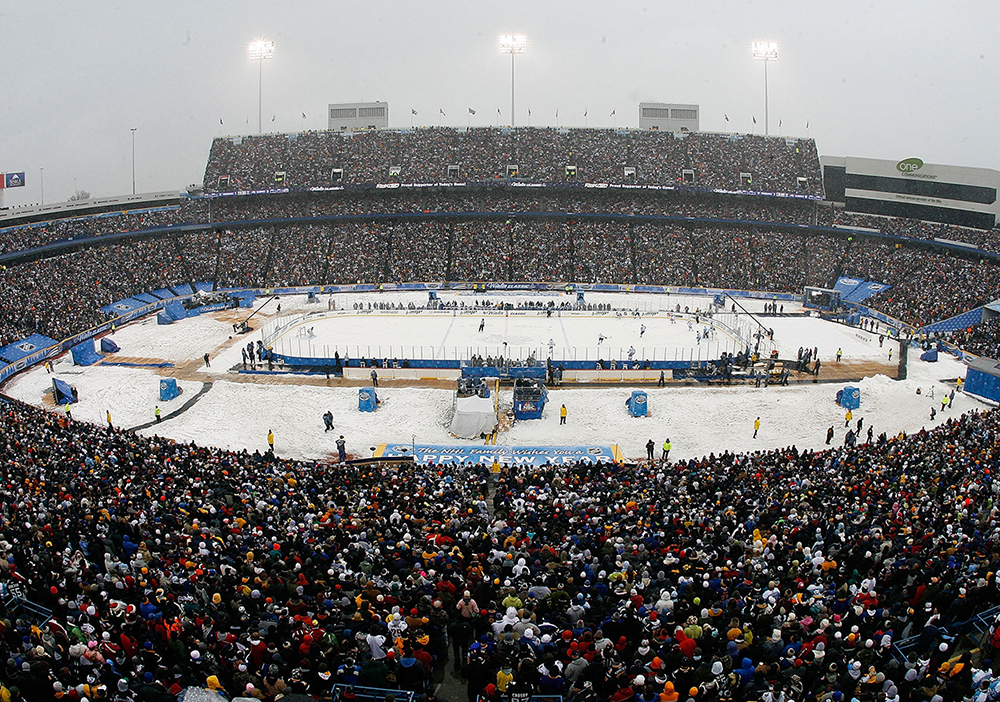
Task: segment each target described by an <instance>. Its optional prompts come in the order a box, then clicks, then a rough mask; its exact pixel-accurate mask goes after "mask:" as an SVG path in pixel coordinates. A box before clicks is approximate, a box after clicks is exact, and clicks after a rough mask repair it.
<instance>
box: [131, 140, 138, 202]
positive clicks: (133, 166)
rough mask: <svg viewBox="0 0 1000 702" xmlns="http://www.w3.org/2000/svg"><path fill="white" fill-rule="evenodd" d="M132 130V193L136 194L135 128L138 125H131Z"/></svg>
mask: <svg viewBox="0 0 1000 702" xmlns="http://www.w3.org/2000/svg"><path fill="white" fill-rule="evenodd" d="M130 129H131V130H132V194H133V195H135V130H136V129H138V127H130Z"/></svg>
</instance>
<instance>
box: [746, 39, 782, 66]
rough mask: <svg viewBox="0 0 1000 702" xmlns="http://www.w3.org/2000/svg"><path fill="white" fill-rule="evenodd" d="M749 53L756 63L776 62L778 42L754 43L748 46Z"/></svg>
mask: <svg viewBox="0 0 1000 702" xmlns="http://www.w3.org/2000/svg"><path fill="white" fill-rule="evenodd" d="M750 51H751V52H752V53H753V57H754V58H755V59H757V60H758V61H776V60H777V59H778V42H776V41H755V42H752V43H751V44H750Z"/></svg>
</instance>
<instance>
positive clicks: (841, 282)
mask: <svg viewBox="0 0 1000 702" xmlns="http://www.w3.org/2000/svg"><path fill="white" fill-rule="evenodd" d="M891 287H892V286H891V285H886V284H885V283H877V282H875V281H873V280H860V279H858V278H840V279H838V280H837V284H836V285H834V286H833V289H834V290H838V291H840V299H841V300H843V301H845V302H863V301H864V300H867V299H868V298H869V297H872V296H873V295H878V294H879V293H880V292H882V291H883V290H888V289H889V288H891Z"/></svg>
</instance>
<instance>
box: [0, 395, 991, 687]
mask: <svg viewBox="0 0 1000 702" xmlns="http://www.w3.org/2000/svg"><path fill="white" fill-rule="evenodd" d="M0 426H2V429H3V430H2V431H0V457H2V465H3V473H4V480H3V483H2V484H0V495H2V499H0V554H2V556H3V558H0V585H2V586H3V588H4V591H5V593H6V594H7V595H8V596H9V595H11V594H13V595H16V596H21V597H24V598H26V599H27V600H29V601H30V602H32V603H34V604H36V605H39V606H41V607H44V608H47V609H49V610H51V612H52V616H51V619H50V620H49V621H47V622H45V623H44V624H42V625H39V624H38V623H32V621H31V620H30V618H29V617H28V616H27V615H26V614H25V613H23V612H18V611H12V609H11V608H8V610H7V613H6V616H5V618H4V619H2V620H0V624H2V626H0V646H2V648H3V651H2V653H3V654H4V657H5V658H6V660H7V662H6V665H5V666H4V667H3V668H2V669H0V683H2V686H0V696H2V697H3V699H5V700H12V702H19V701H20V700H60V701H66V700H74V701H77V700H83V699H87V700H100V699H107V700H118V701H124V700H164V701H166V700H172V699H175V698H176V695H177V694H178V693H179V692H181V691H183V690H184V689H185V688H187V687H204V688H208V689H214V690H218V691H220V692H222V693H223V694H225V695H226V696H227V697H235V696H246V697H251V698H256V699H262V700H276V699H279V698H280V696H281V695H283V694H290V693H293V692H300V693H303V694H306V695H311V696H313V697H315V698H316V699H330V697H331V691H332V689H333V686H334V685H335V684H340V685H343V686H347V687H349V686H354V687H355V688H357V687H365V686H367V687H382V688H385V687H389V688H398V689H400V690H405V691H412V692H414V693H417V694H418V695H424V696H425V697H426V698H427V699H431V697H432V694H433V687H432V685H431V681H432V680H434V679H435V676H437V677H438V679H439V677H440V674H441V671H442V670H443V668H444V665H445V663H446V661H447V660H448V659H449V657H451V658H452V660H453V663H454V666H455V669H456V670H458V671H460V672H461V674H462V676H463V678H464V680H465V683H466V686H467V691H468V697H469V699H470V700H479V701H482V702H500V701H501V700H522V699H527V698H528V697H529V696H531V695H533V694H541V695H565V696H566V698H567V699H568V700H571V701H575V700H578V701H581V702H588V701H593V702H598V701H602V702H603V701H605V700H607V701H610V702H640V701H642V702H654V701H657V700H665V701H666V702H673V701H675V700H680V701H686V700H691V699H693V700H696V701H700V700H781V699H784V700H795V701H797V702H798V701H802V700H822V701H824V702H826V701H829V700H845V701H846V700H851V699H859V700H888V701H891V702H897V701H898V702H906V701H909V700H914V701H920V702H926V701H929V700H935V701H940V700H963V699H970V700H971V699H977V700H978V699H985V697H982V698H980V697H973V695H974V693H975V692H976V690H977V689H978V688H983V689H985V688H986V687H987V686H989V685H990V684H993V683H994V680H995V676H994V673H993V672H992V667H991V665H992V657H993V656H994V654H995V653H996V649H995V647H993V645H992V643H991V642H987V643H986V644H985V645H984V648H983V649H982V650H980V651H978V652H976V655H975V656H974V655H973V654H972V652H971V647H972V646H973V645H974V641H972V640H971V639H970V638H965V637H964V635H965V634H968V633H970V632H971V631H972V630H971V624H970V622H971V620H972V619H973V617H974V616H975V615H977V614H979V613H980V612H982V611H983V610H985V609H986V608H988V607H990V606H991V605H993V604H994V603H995V602H996V601H997V598H998V592H997V582H996V576H995V570H996V562H997V559H998V557H1000V542H998V537H1000V533H998V528H1000V527H998V525H997V508H996V506H995V500H996V493H997V489H998V487H997V483H996V482H995V481H994V480H993V477H992V476H993V475H994V474H995V471H996V470H997V467H998V459H1000V456H998V453H997V445H998V443H997V442H998V437H1000V413H998V412H997V411H995V410H994V411H991V412H986V413H982V414H978V413H972V414H968V415H963V416H961V417H951V418H949V419H948V421H947V422H946V423H945V424H943V425H942V426H940V427H938V428H937V429H934V430H933V431H930V432H920V433H919V434H916V435H913V436H909V437H905V436H899V437H891V438H890V437H885V436H880V437H878V438H873V439H872V440H871V441H870V442H864V443H858V444H857V445H855V446H849V447H843V448H838V449H833V450H830V451H825V452H810V451H806V452H800V451H798V450H796V449H795V447H789V448H786V449H781V450H774V451H766V452H754V453H752V454H740V455H733V454H729V453H725V454H722V455H718V456H715V455H710V456H707V457H703V458H702V459H700V460H696V459H691V460H689V461H682V462H673V463H671V462H668V461H650V462H647V463H641V464H639V465H635V466H631V465H609V464H600V465H588V464H580V465H560V466H547V467H542V468H534V467H530V466H529V467H524V466H522V467H516V468H514V467H509V468H502V469H501V472H500V473H499V475H498V476H497V478H496V481H495V484H494V485H493V486H492V487H491V486H490V484H489V483H488V482H487V480H486V478H485V475H486V471H485V466H480V467H472V466H457V467H456V466H447V465H430V466H412V465H409V464H402V465H399V464H387V463H362V464H355V465H340V466H336V467H334V466H327V465H323V464H314V463H301V462H296V461H290V460H282V459H280V458H278V457H275V456H274V455H272V454H270V453H269V454H266V455H260V454H254V455H250V454H247V453H246V452H242V453H231V452H227V451H223V450H220V449H213V448H202V447H198V446H195V445H194V444H187V443H174V442H172V441H168V440H163V439H159V438H156V437H152V438H149V437H142V436H138V435H135V434H132V433H130V432H125V431H120V430H116V429H112V428H110V427H96V426H93V425H88V424H85V423H81V422H78V421H75V420H71V419H68V418H66V417H63V416H62V414H61V413H59V414H58V416H57V415H56V414H53V413H49V412H45V411H43V410H40V409H36V408H32V407H28V406H25V405H22V404H20V403H17V402H14V401H6V400H3V401H0ZM995 638H996V637H994V639H995ZM992 640H993V639H991V641H992ZM344 691H345V695H346V697H345V698H346V699H350V696H351V695H352V694H353V693H352V692H351V691H350V690H349V689H346V687H345V688H344ZM782 693H784V696H783V697H782V696H781V694H782ZM342 699H343V698H342Z"/></svg>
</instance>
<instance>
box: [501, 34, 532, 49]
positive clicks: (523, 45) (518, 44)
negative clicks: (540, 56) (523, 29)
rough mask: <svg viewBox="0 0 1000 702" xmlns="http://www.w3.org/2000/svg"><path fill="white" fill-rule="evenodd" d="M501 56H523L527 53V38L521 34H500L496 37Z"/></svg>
mask: <svg viewBox="0 0 1000 702" xmlns="http://www.w3.org/2000/svg"><path fill="white" fill-rule="evenodd" d="M497 46H498V47H499V49H500V53H501V54H524V53H527V51H528V37H526V36H525V35H523V34H501V35H500V36H498V37H497Z"/></svg>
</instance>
